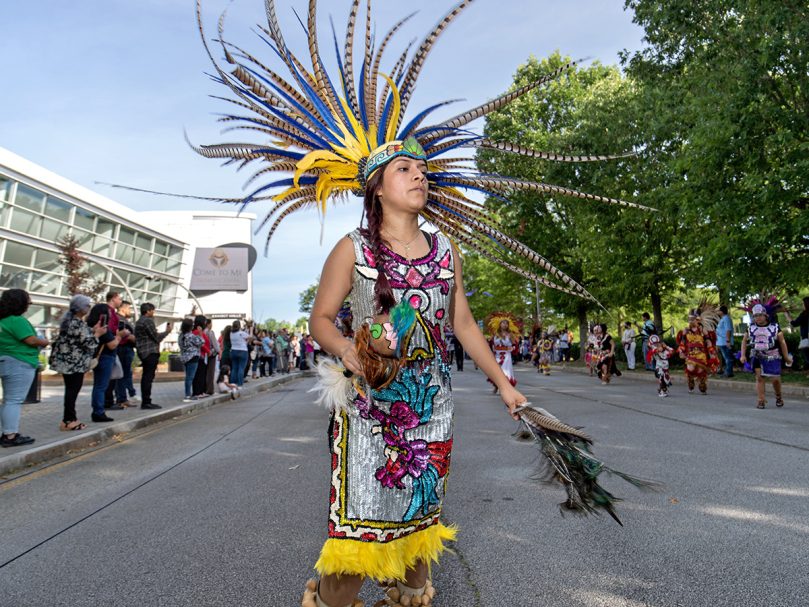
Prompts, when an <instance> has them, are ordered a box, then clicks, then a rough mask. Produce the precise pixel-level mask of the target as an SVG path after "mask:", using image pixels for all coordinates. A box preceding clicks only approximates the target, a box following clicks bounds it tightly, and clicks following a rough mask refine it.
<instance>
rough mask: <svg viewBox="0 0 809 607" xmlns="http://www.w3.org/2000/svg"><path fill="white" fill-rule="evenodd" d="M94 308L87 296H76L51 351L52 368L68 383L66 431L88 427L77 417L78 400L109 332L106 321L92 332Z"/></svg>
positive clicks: (61, 428)
mask: <svg viewBox="0 0 809 607" xmlns="http://www.w3.org/2000/svg"><path fill="white" fill-rule="evenodd" d="M92 306H93V300H91V299H90V298H89V297H87V296H86V295H74V296H73V297H72V299H71V300H70V307H69V309H68V311H67V312H66V313H65V315H64V317H63V318H62V323H61V325H60V326H59V336H58V337H57V338H56V341H55V342H54V343H53V348H52V351H51V359H50V366H51V369H53V370H54V371H57V372H58V373H61V374H62V379H63V380H64V382H65V406H64V415H63V416H62V423H60V424H59V429H60V430H62V431H74V430H84V429H85V428H86V427H87V426H86V425H85V424H83V423H81V422H80V421H79V420H78V419H77V418H76V398H77V397H78V396H79V392H80V391H81V387H82V384H83V383H84V374H85V373H87V371H89V370H90V369H91V363H92V361H93V360H94V357H95V355H96V351H97V349H98V338H99V337H100V336H101V335H104V333H106V332H107V327H106V325H104V324H102V319H99V321H98V323H96V326H95V327H93V328H92V329H91V328H90V327H89V326H87V323H86V322H85V321H84V319H85V317H86V316H87V314H89V313H90V308H91V307H92Z"/></svg>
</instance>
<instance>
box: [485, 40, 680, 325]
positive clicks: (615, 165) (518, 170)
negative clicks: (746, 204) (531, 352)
mask: <svg viewBox="0 0 809 607" xmlns="http://www.w3.org/2000/svg"><path fill="white" fill-rule="evenodd" d="M567 61H568V59H567V58H563V57H561V56H560V55H559V53H555V54H553V55H551V56H550V57H548V58H547V59H544V60H541V61H540V60H537V59H536V58H534V57H531V58H529V60H528V62H527V63H526V64H524V65H521V66H520V67H519V68H518V69H517V73H516V75H515V78H514V84H513V87H512V88H518V87H520V86H522V85H524V84H526V83H527V82H529V81H532V80H536V79H537V78H538V77H540V76H541V75H543V74H547V73H550V72H551V71H553V70H554V69H556V68H558V67H560V66H562V65H564V64H565V63H566V62H567ZM637 98H638V94H637V90H636V88H635V87H634V85H633V83H632V82H631V81H629V80H628V79H626V78H624V77H623V76H622V75H621V73H620V71H619V70H618V69H617V68H615V67H607V66H603V65H600V64H599V63H594V64H593V65H591V66H589V67H586V68H582V67H579V68H577V69H575V70H572V71H571V72H570V73H569V74H568V76H567V78H566V80H565V81H557V82H553V83H551V84H550V85H548V86H547V87H544V88H542V89H539V90H535V91H533V92H531V93H529V94H527V95H525V96H523V97H521V98H520V99H518V100H516V101H515V102H513V103H511V104H509V105H508V106H506V107H505V108H503V109H502V110H500V111H498V112H496V113H493V114H491V115H490V116H489V118H488V119H487V122H486V126H485V130H484V132H485V135H486V137H488V138H490V139H494V140H500V141H519V142H520V144H521V145H523V146H525V147H530V148H533V149H537V150H543V151H552V152H557V153H563V154H569V155H587V154H591V155H592V154H616V153H622V152H626V151H631V150H638V151H639V152H640V153H641V154H642V155H643V154H644V153H646V154H648V156H649V158H642V160H644V161H646V162H640V161H638V159H635V158H621V159H616V160H610V161H605V162H598V163H553V162H544V161H540V160H536V159H533V158H526V157H522V156H512V155H506V154H501V153H498V152H491V151H481V152H480V153H479V154H478V164H479V167H480V168H481V170H484V171H491V172H495V173H499V174H503V175H509V176H513V177H518V178H521V179H528V180H532V181H539V182H545V183H551V184H558V185H562V186H566V187H571V188H574V189H577V190H580V191H584V192H590V193H594V194H599V195H602V196H608V197H612V198H621V199H629V200H635V199H639V200H638V201H639V202H640V203H642V204H645V205H648V206H652V207H656V206H659V205H658V204H656V203H658V202H660V201H659V198H658V197H657V196H649V193H650V191H655V190H656V189H658V188H659V189H665V187H666V181H667V176H666V174H665V172H661V171H660V168H659V166H658V164H659V162H658V161H656V160H655V157H654V156H653V155H652V154H651V152H650V150H652V149H653V148H652V147H651V146H650V145H649V143H648V141H647V140H648V137H647V131H646V125H645V121H643V120H642V119H639V117H638V115H637V112H638V111H639V107H638V106H639V103H638V102H637ZM655 151H656V150H655ZM508 198H509V200H510V203H505V202H503V201H497V200H489V201H487V204H488V205H490V206H491V207H493V208H495V209H496V210H497V212H498V213H499V214H500V216H501V217H502V220H503V223H504V225H505V226H506V227H507V229H508V231H509V232H510V233H511V234H513V235H515V236H516V237H517V238H518V239H520V240H521V241H523V242H524V243H525V244H527V245H528V246H530V247H531V248H533V249H534V250H536V251H537V252H539V253H540V254H542V255H544V256H545V257H547V258H548V259H549V260H550V261H551V262H552V263H554V264H555V265H556V266H557V267H559V268H560V269H561V270H562V271H564V272H565V273H566V274H568V275H569V276H571V277H572V278H573V279H575V280H576V281H577V282H579V283H581V284H583V285H584V286H585V288H587V289H588V290H589V291H590V292H591V293H592V294H593V295H594V296H595V297H596V298H597V299H598V300H599V301H600V302H601V303H602V304H603V305H604V306H606V307H607V308H610V307H620V306H627V305H629V307H632V308H634V307H638V306H639V304H640V302H641V301H642V300H644V299H646V298H650V299H651V303H652V304H653V307H654V308H655V310H656V314H655V316H656V317H657V318H658V320H659V317H660V315H661V312H660V310H661V294H662V293H663V292H664V291H665V290H666V289H670V288H674V286H676V284H677V278H676V273H675V272H672V268H671V263H670V262H671V260H672V259H675V258H676V254H675V252H674V249H675V248H677V246H678V241H677V239H676V238H674V237H673V234H674V233H675V229H676V222H671V221H670V220H669V216H668V215H669V214H668V213H660V214H651V213H648V212H644V211H640V210H635V209H624V208H621V207H615V206H611V205H606V204H605V203H602V202H593V201H587V200H580V199H576V198H571V197H569V196H562V195H556V194H553V195H550V194H535V193H531V192H514V193H512V194H510V195H509V196H508ZM512 280H513V281H514V283H513V284H514V288H515V289H517V288H518V287H517V283H519V281H520V280H522V279H520V278H519V277H516V276H514V278H512ZM523 282H524V281H523ZM542 299H543V301H544V305H545V307H546V308H548V309H550V310H554V311H556V312H558V313H560V314H562V315H563V316H565V317H573V318H576V319H577V322H578V324H579V335H580V338H581V339H585V337H586V331H587V324H588V315H598V316H602V315H604V314H605V313H604V311H603V310H601V309H600V308H599V307H598V306H596V305H594V304H592V303H591V302H587V301H585V300H581V299H577V298H574V297H571V296H570V295H568V294H565V293H561V292H557V291H552V290H550V289H545V288H543V289H542Z"/></svg>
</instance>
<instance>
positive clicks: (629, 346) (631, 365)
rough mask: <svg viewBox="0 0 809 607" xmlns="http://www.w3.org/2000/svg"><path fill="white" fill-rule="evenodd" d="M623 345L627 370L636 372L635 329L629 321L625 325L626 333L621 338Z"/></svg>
mask: <svg viewBox="0 0 809 607" xmlns="http://www.w3.org/2000/svg"><path fill="white" fill-rule="evenodd" d="M621 344H622V345H623V346H624V354H626V368H627V369H629V370H630V371H634V370H635V329H633V328H632V323H631V322H629V321H627V322H625V323H624V333H623V335H622V336H621Z"/></svg>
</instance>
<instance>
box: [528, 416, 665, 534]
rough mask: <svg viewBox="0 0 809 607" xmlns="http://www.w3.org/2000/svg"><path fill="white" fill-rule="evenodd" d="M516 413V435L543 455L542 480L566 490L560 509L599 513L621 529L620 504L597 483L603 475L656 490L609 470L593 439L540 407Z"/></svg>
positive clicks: (657, 486) (650, 483) (650, 484)
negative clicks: (617, 506) (617, 508)
mask: <svg viewBox="0 0 809 607" xmlns="http://www.w3.org/2000/svg"><path fill="white" fill-rule="evenodd" d="M516 411H517V413H518V414H519V416H520V419H521V421H522V424H523V429H522V430H521V431H518V432H517V433H515V435H518V436H519V437H520V438H533V439H534V440H535V441H536V443H537V445H538V447H539V450H540V453H541V454H542V456H543V457H542V458H541V462H542V474H541V477H542V478H543V480H546V481H548V482H558V483H561V484H562V485H563V486H564V488H565V490H566V491H567V499H566V500H565V501H564V502H562V503H561V504H559V508H560V510H561V511H562V512H563V513H564V512H565V511H566V510H570V511H573V512H575V513H578V514H598V513H599V512H601V511H602V510H603V511H604V512H606V513H607V514H609V515H610V516H611V517H612V518H613V519H615V521H616V522H617V523H618V524H619V525H621V526H623V523H622V522H621V519H619V518H618V514H617V513H616V511H615V504H616V502H619V501H621V500H620V498H618V497H615V496H614V495H613V494H612V493H610V492H609V491H607V490H606V489H605V488H604V487H602V486H601V485H600V484H599V482H598V477H599V475H600V474H601V473H602V472H607V473H609V474H614V475H616V476H618V477H620V478H622V479H624V480H625V481H627V482H628V483H631V484H633V485H635V486H636V487H638V488H640V489H650V490H659V489H660V487H661V485H660V484H659V483H656V482H654V481H648V480H643V479H639V478H637V477H634V476H630V475H628V474H625V473H624V472H620V471H618V470H615V469H614V468H610V467H609V466H607V465H606V464H605V463H604V462H602V461H601V460H599V459H598V458H596V457H595V456H594V455H593V453H592V452H591V447H592V444H593V439H592V438H591V437H590V436H589V435H587V434H585V433H584V432H582V431H581V429H579V428H574V427H573V426H569V425H568V424H566V423H564V422H562V421H560V420H559V419H558V418H556V417H555V416H553V415H551V414H550V413H548V412H547V411H545V410H544V409H541V408H539V407H530V406H527V405H525V406H522V407H520V408H518V409H517V410H516Z"/></svg>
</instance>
